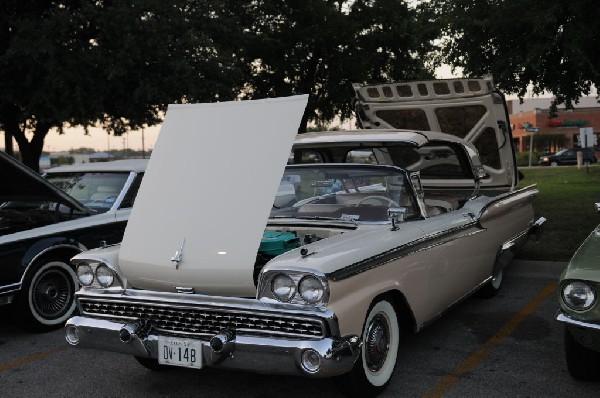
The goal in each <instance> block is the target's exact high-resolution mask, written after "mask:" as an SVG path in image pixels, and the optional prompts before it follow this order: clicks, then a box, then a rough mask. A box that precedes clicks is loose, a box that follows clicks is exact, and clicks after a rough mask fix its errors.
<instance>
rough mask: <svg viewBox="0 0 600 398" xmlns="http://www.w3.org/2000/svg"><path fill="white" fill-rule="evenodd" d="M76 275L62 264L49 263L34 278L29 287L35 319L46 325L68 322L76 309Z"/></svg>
mask: <svg viewBox="0 0 600 398" xmlns="http://www.w3.org/2000/svg"><path fill="white" fill-rule="evenodd" d="M75 278H76V276H75V273H74V272H73V271H72V270H71V269H70V268H69V267H68V266H67V265H66V264H65V263H62V262H58V261H57V262H49V263H47V264H45V265H44V266H42V267H41V268H40V269H39V270H38V271H37V272H36V273H35V275H34V276H33V279H32V281H31V285H30V287H29V292H28V293H29V294H28V296H29V307H30V310H31V313H32V315H33V317H34V318H35V319H36V320H37V321H38V322H40V323H42V324H45V325H53V324H57V323H60V322H63V321H64V320H66V318H67V317H69V316H70V314H71V313H72V312H73V310H74V309H75V303H74V301H73V297H74V293H75V289H76V288H77V281H76V279H75Z"/></svg>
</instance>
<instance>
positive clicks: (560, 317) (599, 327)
mask: <svg viewBox="0 0 600 398" xmlns="http://www.w3.org/2000/svg"><path fill="white" fill-rule="evenodd" d="M556 320H557V321H559V322H562V323H565V324H567V325H569V326H575V327H578V328H584V329H589V330H595V331H597V332H599V333H600V325H599V324H597V323H589V322H582V321H578V320H576V319H573V318H571V317H570V316H568V315H566V314H565V313H564V312H562V311H561V310H558V312H557V313H556Z"/></svg>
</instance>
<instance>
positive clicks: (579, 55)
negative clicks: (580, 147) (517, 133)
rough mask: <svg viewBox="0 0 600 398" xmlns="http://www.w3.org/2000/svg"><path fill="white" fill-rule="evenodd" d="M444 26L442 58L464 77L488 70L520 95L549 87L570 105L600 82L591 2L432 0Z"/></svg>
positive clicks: (598, 16) (597, 24) (435, 17)
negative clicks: (460, 70) (459, 70)
mask: <svg viewBox="0 0 600 398" xmlns="http://www.w3.org/2000/svg"><path fill="white" fill-rule="evenodd" d="M421 7H422V8H423V9H424V10H426V11H427V12H428V13H429V15H430V22H431V23H434V24H441V30H442V32H443V37H444V40H443V42H442V44H441V54H440V60H441V61H442V62H444V63H448V64H450V65H452V66H454V67H460V68H463V70H464V73H465V75H467V76H469V75H474V76H481V75H484V74H492V75H493V77H494V81H495V82H496V84H497V85H498V87H500V88H501V89H502V90H503V91H505V92H507V93H515V94H518V95H519V97H520V98H523V97H524V96H525V95H526V94H527V91H528V89H529V88H531V89H532V90H533V94H534V95H538V94H542V93H544V92H551V93H552V94H553V95H554V96H555V97H556V100H555V103H554V109H556V105H557V104H561V103H565V104H566V105H567V107H572V106H573V103H577V100H578V98H580V97H581V96H582V95H587V94H589V93H590V92H591V89H592V87H593V86H598V84H599V83H600V53H599V52H598V48H600V36H598V31H599V29H600V7H598V4H597V3H596V2H595V1H593V0H579V1H568V0H555V1H550V2H548V1H542V0H494V1H481V0H432V1H431V2H427V3H423V4H421Z"/></svg>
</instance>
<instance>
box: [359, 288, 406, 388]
mask: <svg viewBox="0 0 600 398" xmlns="http://www.w3.org/2000/svg"><path fill="white" fill-rule="evenodd" d="M399 341H400V327H399V325H398V318H397V316H396V311H395V310H394V307H393V306H392V305H391V304H390V303H389V302H387V301H385V300H383V301H379V302H378V303H377V304H375V306H373V308H372V309H371V311H370V312H369V315H368V317H367V321H366V323H365V329H364V332H363V346H362V357H363V360H362V362H363V369H364V372H365V376H366V377H367V380H368V381H369V383H370V384H372V385H373V386H376V387H381V386H383V385H385V384H386V383H387V382H388V381H389V380H390V378H391V377H392V373H393V371H394V367H395V365H396V359H397V355H398V345H399Z"/></svg>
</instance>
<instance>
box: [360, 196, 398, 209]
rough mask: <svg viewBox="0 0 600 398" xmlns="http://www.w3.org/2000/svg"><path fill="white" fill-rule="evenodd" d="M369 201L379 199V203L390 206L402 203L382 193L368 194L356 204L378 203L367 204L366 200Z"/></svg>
mask: <svg viewBox="0 0 600 398" xmlns="http://www.w3.org/2000/svg"><path fill="white" fill-rule="evenodd" d="M368 201H377V202H378V203H379V205H382V206H385V205H387V206H388V207H389V206H394V207H399V206H400V205H399V204H398V203H396V201H395V200H393V199H390V198H388V197H387V196H382V195H370V196H367V197H365V198H362V199H361V200H359V201H358V203H357V204H356V206H361V205H367V206H377V204H367V203H365V202H368Z"/></svg>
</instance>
